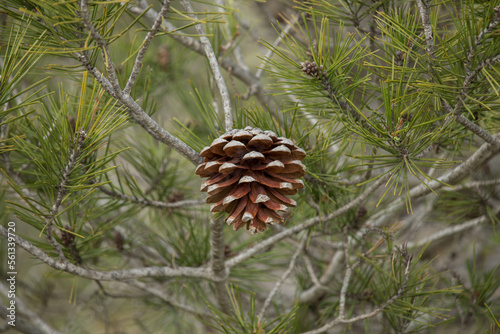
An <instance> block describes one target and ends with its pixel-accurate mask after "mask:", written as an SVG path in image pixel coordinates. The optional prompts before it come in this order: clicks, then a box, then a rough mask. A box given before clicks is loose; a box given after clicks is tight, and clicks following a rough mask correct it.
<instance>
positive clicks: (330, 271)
mask: <svg viewBox="0 0 500 334" xmlns="http://www.w3.org/2000/svg"><path fill="white" fill-rule="evenodd" d="M343 260H344V252H343V251H341V250H339V251H337V252H335V253H334V254H333V256H332V258H331V260H330V262H329V263H328V266H327V267H326V269H325V271H324V272H323V274H322V275H321V277H320V279H319V281H318V282H317V283H316V282H314V281H313V283H314V285H313V286H312V287H310V288H309V289H307V290H304V291H303V292H302V293H301V294H300V296H299V302H300V303H301V304H309V303H311V302H313V301H315V300H317V299H318V298H320V297H321V296H323V295H324V294H325V291H326V289H325V285H326V284H328V283H329V282H330V281H331V280H332V279H333V277H334V276H335V274H337V273H338V270H339V267H340V265H341V263H342V261H343Z"/></svg>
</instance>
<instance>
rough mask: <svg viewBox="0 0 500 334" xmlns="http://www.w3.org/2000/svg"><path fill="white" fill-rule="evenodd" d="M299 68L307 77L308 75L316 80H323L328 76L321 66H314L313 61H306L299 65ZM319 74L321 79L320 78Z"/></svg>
mask: <svg viewBox="0 0 500 334" xmlns="http://www.w3.org/2000/svg"><path fill="white" fill-rule="evenodd" d="M300 67H301V70H302V72H304V73H306V74H307V75H310V76H312V77H315V78H316V79H318V80H322V79H323V80H324V79H325V78H326V76H327V75H328V72H327V71H326V70H325V69H324V67H323V65H319V66H318V64H316V62H314V61H309V60H306V61H305V62H303V63H300ZM320 74H321V77H320Z"/></svg>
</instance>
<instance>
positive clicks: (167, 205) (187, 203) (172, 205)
mask: <svg viewBox="0 0 500 334" xmlns="http://www.w3.org/2000/svg"><path fill="white" fill-rule="evenodd" d="M99 190H100V191H102V192H103V193H105V194H106V195H109V196H111V197H114V198H116V199H119V200H122V201H127V202H130V203H135V204H140V205H144V206H152V207H155V208H161V209H181V208H186V207H188V208H190V207H193V206H201V205H205V204H206V202H205V200H196V199H190V200H183V201H177V202H160V201H153V200H149V199H146V198H137V197H135V196H130V195H126V194H122V193H118V192H116V191H114V190H112V189H108V188H106V187H104V186H100V187H99Z"/></svg>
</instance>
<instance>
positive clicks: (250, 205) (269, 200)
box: [196, 127, 306, 233]
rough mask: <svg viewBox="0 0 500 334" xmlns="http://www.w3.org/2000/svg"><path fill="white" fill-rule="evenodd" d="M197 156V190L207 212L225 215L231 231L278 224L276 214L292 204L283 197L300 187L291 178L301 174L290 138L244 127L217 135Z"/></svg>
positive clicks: (297, 151) (301, 152)
mask: <svg viewBox="0 0 500 334" xmlns="http://www.w3.org/2000/svg"><path fill="white" fill-rule="evenodd" d="M200 154H201V156H202V157H204V162H203V163H202V164H200V165H199V166H198V167H197V168H196V174H197V175H199V176H200V177H208V179H207V180H206V181H205V182H203V183H202V185H201V189H200V190H201V191H205V192H207V193H208V196H207V199H206V202H207V203H212V206H211V211H212V212H219V211H222V210H224V211H226V212H227V213H228V214H229V215H228V216H227V218H226V223H227V224H229V225H233V228H234V229H235V230H238V229H240V228H241V227H243V226H246V227H247V229H248V230H250V231H251V232H252V233H256V232H258V231H264V230H265V229H266V228H267V225H269V224H274V223H282V222H283V218H282V217H281V216H280V215H279V214H278V213H277V211H286V209H287V207H295V206H297V203H296V202H295V201H294V200H293V199H290V198H288V197H287V196H288V195H294V194H296V193H297V190H298V189H301V188H303V187H304V183H303V182H302V181H301V180H297V179H298V178H300V177H302V176H304V175H305V166H304V165H303V164H302V162H301V160H302V159H304V158H305V156H306V154H305V151H304V150H303V149H301V148H299V147H297V146H296V145H295V144H294V143H293V142H292V141H291V140H290V139H287V138H283V137H278V136H277V135H276V134H275V133H274V132H272V131H262V130H260V129H257V128H255V129H254V128H250V127H247V128H245V129H243V130H237V129H235V130H232V131H229V132H228V133H225V134H223V135H222V136H220V137H219V138H217V139H215V140H214V141H213V142H212V144H211V145H210V146H207V147H205V148H204V149H203V150H202V152H201V153H200Z"/></svg>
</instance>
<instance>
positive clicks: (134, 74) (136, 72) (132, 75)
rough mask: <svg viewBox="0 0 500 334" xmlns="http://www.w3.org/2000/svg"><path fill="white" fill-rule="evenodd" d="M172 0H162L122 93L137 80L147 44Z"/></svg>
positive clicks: (129, 88)
mask: <svg viewBox="0 0 500 334" xmlns="http://www.w3.org/2000/svg"><path fill="white" fill-rule="evenodd" d="M171 2H172V0H165V1H163V4H162V6H161V9H160V12H159V13H158V15H157V16H156V20H155V21H154V23H153V26H152V27H151V30H150V31H149V32H148V34H147V35H146V37H145V38H144V41H143V42H142V46H141V48H140V50H139V52H137V56H136V58H135V62H134V67H133V69H132V72H131V73H130V77H129V79H128V81H127V84H126V85H125V88H124V89H123V93H124V94H130V92H131V91H132V88H133V87H134V84H135V81H136V80H137V77H138V76H139V72H140V70H141V67H142V61H143V59H144V56H145V55H146V50H147V49H148V47H149V45H150V44H151V41H152V40H153V38H154V37H155V35H156V33H157V32H158V30H160V26H161V23H162V21H163V17H164V16H165V15H166V14H167V12H168V10H169V8H170V3H171Z"/></svg>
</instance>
